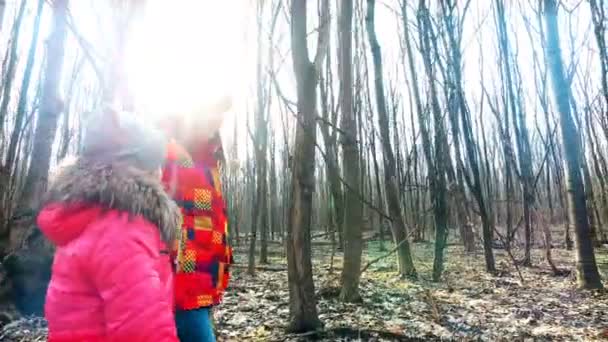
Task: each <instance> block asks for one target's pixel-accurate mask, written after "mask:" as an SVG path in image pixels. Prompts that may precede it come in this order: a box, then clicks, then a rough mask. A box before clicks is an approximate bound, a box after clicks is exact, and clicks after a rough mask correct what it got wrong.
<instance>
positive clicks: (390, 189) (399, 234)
mask: <svg viewBox="0 0 608 342" xmlns="http://www.w3.org/2000/svg"><path fill="white" fill-rule="evenodd" d="M375 6H376V1H375V0H367V15H366V17H365V21H366V27H367V34H368V39H369V43H370V49H371V53H372V58H373V64H374V86H375V90H376V105H377V108H378V125H379V126H380V136H381V139H382V141H381V143H382V150H383V153H384V183H385V187H386V197H387V202H388V209H389V214H390V216H391V218H392V222H391V227H392V232H393V238H394V240H395V244H396V245H397V246H398V249H397V256H398V261H399V273H400V274H401V276H402V277H405V276H409V277H417V273H416V268H415V267H414V261H413V260H412V253H411V251H410V244H409V241H408V240H409V237H408V234H407V227H406V226H405V220H404V217H403V213H402V210H401V203H400V201H399V189H398V188H397V184H398V182H397V179H396V174H395V171H396V169H397V168H396V165H395V156H394V154H393V149H392V147H391V143H390V141H391V139H390V133H389V128H388V126H389V122H388V115H387V110H386V100H385V96H384V81H383V72H382V52H381V50H380V44H379V43H378V39H377V38H376V31H375V28H374V20H375Z"/></svg>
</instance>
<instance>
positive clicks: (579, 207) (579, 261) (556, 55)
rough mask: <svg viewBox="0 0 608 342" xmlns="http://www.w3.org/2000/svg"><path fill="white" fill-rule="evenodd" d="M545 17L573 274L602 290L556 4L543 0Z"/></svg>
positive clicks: (587, 285)
mask: <svg viewBox="0 0 608 342" xmlns="http://www.w3.org/2000/svg"><path fill="white" fill-rule="evenodd" d="M544 17H545V26H546V37H545V39H546V41H545V44H546V49H547V59H548V61H547V62H548V65H549V71H550V74H551V81H552V82H551V84H552V86H553V95H554V97H555V101H556V104H557V110H558V112H559V114H560V127H561V132H562V142H563V146H564V155H565V158H566V185H567V189H568V204H569V206H568V207H569V210H568V220H569V222H570V225H571V226H572V227H573V228H574V233H575V237H576V239H575V241H574V242H575V247H576V271H577V272H576V273H577V280H578V284H579V286H580V287H581V288H586V289H600V288H603V285H602V281H601V278H600V274H599V272H598V269H597V264H596V261H595V253H594V251H593V245H592V243H591V238H590V228H589V221H588V217H589V216H588V214H587V205H586V203H585V187H584V185H583V177H582V175H581V170H580V165H581V164H580V159H579V158H580V146H579V144H577V143H572V142H575V141H578V138H579V133H578V132H577V128H576V125H575V123H574V119H573V118H572V112H571V108H570V103H571V96H572V95H571V90H570V84H569V82H568V81H567V79H566V73H565V71H564V62H563V59H562V52H561V47H560V42H559V26H558V23H557V1H556V0H544Z"/></svg>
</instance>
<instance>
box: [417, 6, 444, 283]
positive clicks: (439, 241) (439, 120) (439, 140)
mask: <svg viewBox="0 0 608 342" xmlns="http://www.w3.org/2000/svg"><path fill="white" fill-rule="evenodd" d="M418 26H419V33H420V53H421V54H422V59H423V61H424V69H425V71H426V76H427V79H428V86H429V89H430V94H429V97H430V102H431V112H432V113H433V127H434V141H433V152H434V154H431V152H427V153H425V155H426V157H427V158H426V162H427V164H428V169H429V180H430V188H431V198H432V202H433V213H434V217H435V258H434V261H433V281H439V280H440V279H441V274H442V272H443V251H444V250H445V247H446V244H447V224H448V205H447V185H446V159H447V158H449V156H448V153H447V144H448V143H447V136H446V133H445V125H444V120H443V114H442V110H441V106H440V104H439V96H438V93H437V86H436V84H437V79H436V74H435V73H436V71H435V67H434V61H433V59H432V57H431V56H432V54H433V51H434V52H435V53H438V51H436V48H435V47H434V46H433V45H432V44H431V39H434V38H432V36H433V34H432V31H433V27H432V23H431V19H430V13H429V10H428V8H427V5H426V1H425V0H420V1H419V5H418ZM422 122H424V121H421V125H422ZM429 140H430V139H425V140H424V141H423V142H424V143H426V144H428V145H430V141H429ZM425 150H427V151H430V150H431V147H430V146H427V147H425Z"/></svg>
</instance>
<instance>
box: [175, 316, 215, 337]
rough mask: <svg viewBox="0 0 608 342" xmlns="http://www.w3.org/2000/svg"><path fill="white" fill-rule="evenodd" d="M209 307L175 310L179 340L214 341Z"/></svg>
mask: <svg viewBox="0 0 608 342" xmlns="http://www.w3.org/2000/svg"><path fill="white" fill-rule="evenodd" d="M210 315H211V310H210V308H200V309H197V310H177V312H176V313H175V323H176V326H177V336H178V337H179V340H180V341H181V342H215V334H214V333H213V325H212V324H211V316H210Z"/></svg>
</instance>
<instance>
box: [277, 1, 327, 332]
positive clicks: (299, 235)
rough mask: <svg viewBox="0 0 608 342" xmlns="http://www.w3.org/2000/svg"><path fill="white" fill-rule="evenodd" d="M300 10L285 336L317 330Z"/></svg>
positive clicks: (312, 101) (295, 23) (312, 113)
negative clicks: (287, 319)
mask: <svg viewBox="0 0 608 342" xmlns="http://www.w3.org/2000/svg"><path fill="white" fill-rule="evenodd" d="M324 3H325V5H324V7H327V9H326V11H329V4H328V3H327V0H325V1H324ZM306 5H307V1H306V0H292V1H291V53H292V59H293V68H294V72H295V76H296V85H297V95H298V100H297V109H298V112H297V125H296V138H295V146H294V150H293V151H294V154H293V160H292V171H293V174H292V180H291V206H290V211H289V225H288V231H287V241H286V247H287V265H288V272H287V274H288V282H289V315H290V323H289V326H288V331H291V332H307V331H313V330H316V329H318V328H320V327H321V325H322V323H321V321H320V320H319V316H318V314H317V302H316V298H315V287H314V282H313V278H312V260H311V241H310V239H311V238H310V230H311V219H312V197H313V196H312V195H313V191H314V189H315V144H316V136H317V127H316V108H315V107H316V97H317V96H316V95H317V94H316V88H317V77H318V76H317V72H318V66H319V63H314V64H313V63H311V61H310V60H309V57H308V56H309V55H308V39H307V35H308V31H307V29H306V18H307V6H306ZM326 14H328V13H326ZM326 18H327V17H326ZM323 19H325V18H323ZM322 22H323V21H322ZM323 24H324V25H327V23H323ZM320 31H323V30H320ZM323 35H324V34H323V32H319V37H320V39H319V44H318V45H317V46H318V47H319V51H318V52H317V55H316V57H315V62H318V61H319V60H322V56H321V55H320V54H322V53H323V52H322V50H321V49H322V46H321V44H320V43H321V40H322V39H324V38H325V37H322V36H323Z"/></svg>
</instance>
